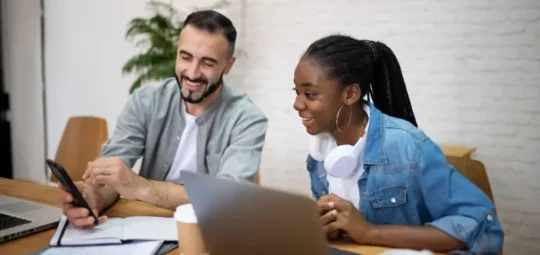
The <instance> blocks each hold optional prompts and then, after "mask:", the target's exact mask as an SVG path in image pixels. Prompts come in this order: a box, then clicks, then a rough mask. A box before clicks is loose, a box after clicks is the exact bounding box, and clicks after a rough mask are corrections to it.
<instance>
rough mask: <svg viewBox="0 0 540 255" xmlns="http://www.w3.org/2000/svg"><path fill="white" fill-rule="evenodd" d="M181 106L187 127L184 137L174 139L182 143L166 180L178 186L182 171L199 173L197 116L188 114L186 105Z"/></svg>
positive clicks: (183, 133)
mask: <svg viewBox="0 0 540 255" xmlns="http://www.w3.org/2000/svg"><path fill="white" fill-rule="evenodd" d="M181 105H182V106H181V107H182V110H181V112H182V113H183V115H184V119H185V120H186V126H185V128H184V132H182V137H180V136H176V137H174V138H173V139H177V140H180V143H179V144H178V149H177V150H176V155H175V156H174V161H173V164H172V166H171V170H170V171H169V173H168V174H167V177H166V178H165V180H166V181H170V182H174V183H177V184H180V173H181V172H182V171H191V172H196V171H197V160H196V154H197V153H196V152H197V133H198V126H197V124H196V123H195V120H196V119H197V116H194V115H191V114H189V113H187V112H186V107H185V105H184V104H181Z"/></svg>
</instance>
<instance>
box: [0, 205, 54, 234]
mask: <svg viewBox="0 0 540 255" xmlns="http://www.w3.org/2000/svg"><path fill="white" fill-rule="evenodd" d="M61 216H62V209H60V208H57V207H53V206H49V205H44V204H41V203H35V202H31V201H28V200H24V199H19V198H15V197H10V196H5V195H0V243H3V242H6V241H9V240H12V239H16V238H19V237H22V236H26V235H29V234H33V233H36V232H40V231H43V230H47V229H51V228H54V227H56V225H57V224H58V221H59V220H60V217H61Z"/></svg>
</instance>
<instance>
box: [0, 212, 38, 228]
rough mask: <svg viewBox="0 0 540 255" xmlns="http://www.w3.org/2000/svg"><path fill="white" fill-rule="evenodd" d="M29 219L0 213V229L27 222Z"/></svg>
mask: <svg viewBox="0 0 540 255" xmlns="http://www.w3.org/2000/svg"><path fill="white" fill-rule="evenodd" d="M30 222H31V221H29V220H25V219H21V218H17V217H13V216H10V215H6V214H3V213H0V230H4V229H8V228H12V227H16V226H20V225H23V224H28V223H30Z"/></svg>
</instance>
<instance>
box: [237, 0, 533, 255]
mask: <svg viewBox="0 0 540 255" xmlns="http://www.w3.org/2000/svg"><path fill="white" fill-rule="evenodd" d="M240 4H243V5H244V6H243V8H244V12H245V17H243V18H242V27H243V28H244V31H243V34H242V35H241V37H242V38H243V40H244V48H245V49H246V50H247V51H248V53H249V58H248V59H243V60H240V61H239V65H238V66H236V67H235V68H237V69H236V70H237V72H238V70H239V69H240V68H241V69H240V71H241V72H242V73H243V75H242V77H241V78H238V79H236V78H237V77H235V79H234V80H235V81H237V82H239V84H238V85H239V86H240V87H242V89H244V90H246V91H247V92H248V93H249V94H251V95H252V96H253V98H254V100H255V101H256V102H257V103H258V104H259V105H260V106H261V107H262V108H263V110H264V111H266V113H267V114H268V116H269V118H270V128H269V131H268V139H267V143H266V147H265V150H264V158H263V163H262V182H263V185H268V186H273V187H278V188H283V189H287V190H292V191H295V192H299V193H303V194H307V195H308V194H309V181H308V177H307V173H306V171H305V168H304V160H305V156H306V153H307V144H306V142H307V137H306V134H305V131H304V128H303V126H302V124H301V122H300V119H299V118H298V117H297V114H296V112H295V111H294V109H293V108H292V104H293V100H294V93H293V91H292V90H291V87H292V86H293V85H294V84H293V82H292V79H293V70H294V67H295V65H296V62H297V60H298V57H299V56H300V54H301V53H302V52H303V51H304V50H305V49H306V47H307V46H308V45H309V44H310V43H311V42H313V41H314V40H315V39H317V38H319V37H321V36H324V35H327V34H329V33H332V32H342V33H347V34H350V35H353V36H355V37H358V38H368V39H373V40H380V41H383V42H385V43H386V44H387V45H389V47H391V48H392V49H393V50H394V52H395V53H396V55H397V57H398V59H399V60H400V63H401V66H402V69H403V72H404V76H405V80H406V83H407V85H408V89H409V93H410V97H411V100H412V103H413V107H414V110H415V113H416V116H417V120H418V123H419V125H420V126H421V128H423V129H424V130H425V131H426V133H427V134H428V135H429V136H430V137H432V138H433V139H434V140H435V141H436V142H438V143H452V144H463V145H467V146H472V147H477V152H476V153H475V155H474V157H475V158H477V159H479V160H481V161H483V162H484V163H485V164H486V166H487V168H488V174H489V177H490V180H491V184H492V189H493V192H494V194H495V200H496V205H497V207H498V212H499V214H500V218H501V220H502V222H503V225H504V228H505V230H506V232H507V237H506V240H507V241H506V243H505V254H538V253H540V242H539V241H540V235H539V234H538V228H539V227H540V205H539V204H538V203H537V202H536V198H539V197H540V184H538V180H540V172H538V171H537V169H538V167H537V166H538V165H540V132H539V131H540V84H539V80H540V42H539V39H540V1H538V0H529V1H524V0H514V1H509V0H498V1H494V0H491V1H488V0H483V1H482V0H479V1H464V0H463V1H426V0H423V1H422V0H418V1H398V0H384V1H374V0H354V1H352V0H350V1H346V0H334V1H322V0H317V1H315V0H311V1H308V0H297V1H288V0H273V1H263V0H249V1H241V2H240ZM239 67H240V68H239Z"/></svg>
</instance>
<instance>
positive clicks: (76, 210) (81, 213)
mask: <svg viewBox="0 0 540 255" xmlns="http://www.w3.org/2000/svg"><path fill="white" fill-rule="evenodd" d="M75 185H76V186H77V189H79V191H80V192H81V194H82V196H83V198H84V199H85V200H86V203H88V206H90V208H91V209H92V211H93V212H94V214H95V215H99V210H98V208H99V203H100V201H103V198H102V197H100V195H99V193H98V192H97V191H96V190H94V189H93V188H92V187H91V186H89V185H88V184H85V183H82V182H77V183H75ZM58 187H60V189H61V191H62V192H61V194H60V204H61V205H62V208H63V211H64V215H66V216H67V217H68V220H69V222H71V224H73V226H75V227H77V228H92V227H93V226H94V225H93V224H94V221H95V220H94V218H93V217H91V216H90V212H88V209H86V208H83V207H74V206H73V205H72V204H71V203H72V202H73V196H72V195H71V194H69V193H68V192H67V191H65V190H64V188H63V187H62V185H60V183H59V184H58ZM106 220H107V216H101V217H99V223H100V224H101V223H104V222H105V221H106Z"/></svg>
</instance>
